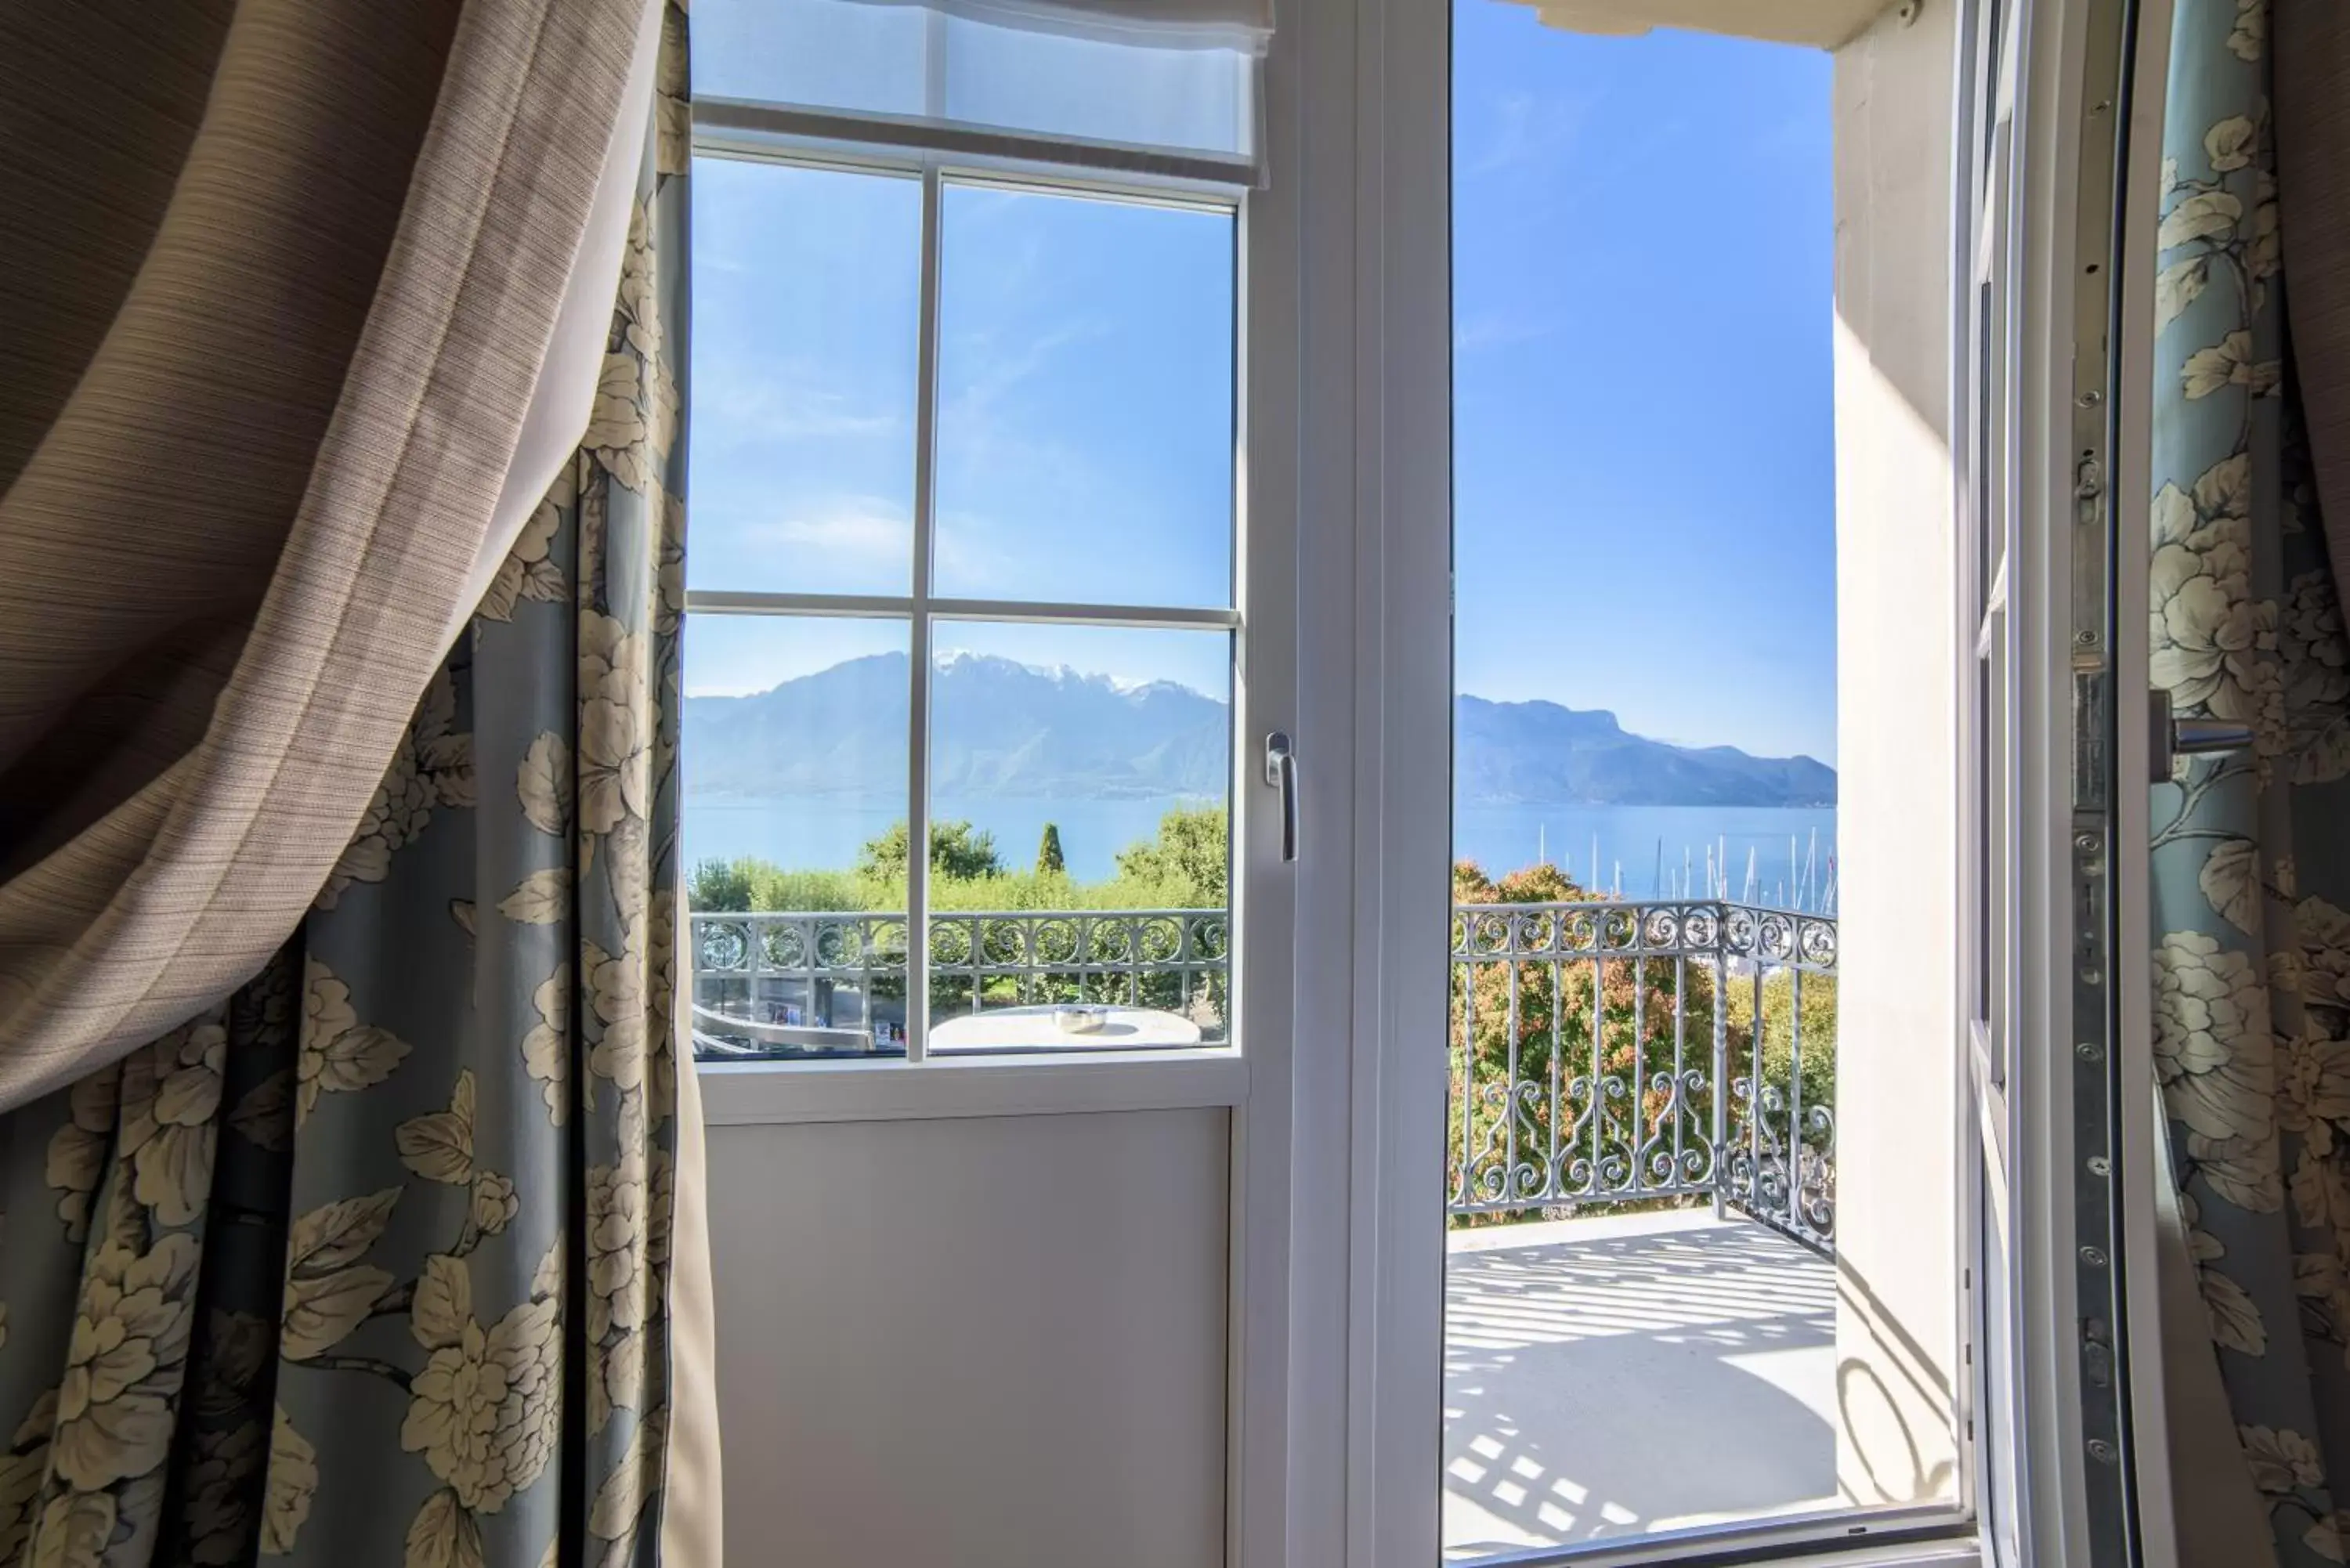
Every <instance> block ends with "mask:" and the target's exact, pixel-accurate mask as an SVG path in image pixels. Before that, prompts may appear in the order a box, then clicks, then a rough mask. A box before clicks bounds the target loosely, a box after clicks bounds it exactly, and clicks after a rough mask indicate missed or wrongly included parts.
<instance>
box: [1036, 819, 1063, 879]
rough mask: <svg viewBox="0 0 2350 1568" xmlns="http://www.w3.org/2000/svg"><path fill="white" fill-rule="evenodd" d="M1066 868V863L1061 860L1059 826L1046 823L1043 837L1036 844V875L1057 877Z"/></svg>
mask: <svg viewBox="0 0 2350 1568" xmlns="http://www.w3.org/2000/svg"><path fill="white" fill-rule="evenodd" d="M1068 868H1069V867H1068V864H1067V862H1066V861H1064V860H1063V859H1062V858H1061V829H1060V826H1059V825H1058V824H1055V823H1050V822H1048V823H1046V824H1045V836H1044V837H1043V838H1042V839H1040V840H1038V841H1037V844H1036V875H1037V876H1039V877H1058V876H1060V875H1061V874H1062V873H1064V872H1066V870H1068Z"/></svg>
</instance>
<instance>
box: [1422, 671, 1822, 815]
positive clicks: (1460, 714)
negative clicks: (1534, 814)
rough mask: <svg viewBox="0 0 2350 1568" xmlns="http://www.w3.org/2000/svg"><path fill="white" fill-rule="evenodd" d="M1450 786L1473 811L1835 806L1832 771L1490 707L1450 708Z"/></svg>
mask: <svg viewBox="0 0 2350 1568" xmlns="http://www.w3.org/2000/svg"><path fill="white" fill-rule="evenodd" d="M1452 747H1453V753H1452V754H1453V788H1454V791H1455V792H1456V794H1458V796H1459V798H1460V799H1461V801H1462V802H1464V803H1466V804H1471V805H1515V804H1518V803H1521V802H1523V803H1527V804H1538V805H1835V797H1836V776H1835V769H1834V768H1831V767H1829V766H1827V765H1826V764H1825V763H1817V762H1814V761H1813V760H1812V759H1811V758H1809V757H1754V756H1749V755H1747V753H1744V752H1742V751H1740V750H1739V749H1738V748H1737V747H1735V746H1675V745H1670V744H1668V743H1667V742H1663V741H1651V740H1649V739H1648V738H1647V737H1645V736H1642V735H1635V734H1632V733H1630V732H1627V731H1626V730H1625V729H1624V728H1623V726H1622V725H1620V724H1618V723H1617V722H1616V715H1615V714H1613V713H1610V712H1607V711H1606V710H1604V709H1588V710H1582V709H1575V708H1562V707H1560V706H1559V705H1558V704H1557V703H1555V702H1489V701H1486V700H1485V699H1484V698H1482V697H1469V696H1462V697H1460V698H1457V699H1455V700H1454V702H1453V710H1452Z"/></svg>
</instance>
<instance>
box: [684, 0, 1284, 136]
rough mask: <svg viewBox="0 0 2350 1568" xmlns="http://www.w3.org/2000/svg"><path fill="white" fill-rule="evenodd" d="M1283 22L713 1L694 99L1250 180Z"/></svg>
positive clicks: (1209, 14)
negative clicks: (1160, 157) (1013, 137)
mask: <svg viewBox="0 0 2350 1568" xmlns="http://www.w3.org/2000/svg"><path fill="white" fill-rule="evenodd" d="M1272 29H1273V13H1272V5H1271V0H700V3H699V4H697V5H696V6H695V7H694V36H695V46H696V47H695V50H694V84H693V85H694V96H695V98H696V99H697V100H698V101H699V102H700V103H702V104H703V105H706V106H713V107H714V106H716V105H718V104H722V103H727V102H734V103H744V104H761V105H768V106H773V107H775V108H783V109H805V110H812V111H816V112H818V113H821V114H824V115H827V116H840V115H847V116H852V117H861V118H869V119H876V120H885V121H888V122H889V125H890V127H891V130H892V132H893V134H892V135H891V136H890V137H889V140H892V141H897V142H902V141H903V140H906V138H905V135H904V134H903V133H904V130H905V128H906V127H907V126H908V125H909V124H911V125H913V126H915V127H920V126H922V125H932V126H937V127H940V128H941V129H952V130H956V131H958V132H969V131H972V130H978V131H1005V132H1013V133H1016V134H1018V135H1021V136H1024V137H1045V138H1052V139H1057V140H1067V141H1070V142H1076V143H1087V142H1090V143H1106V144H1112V145H1115V146H1118V147H1121V148H1128V149H1134V150H1138V151H1144V152H1149V153H1160V154H1168V155H1173V156H1176V157H1180V158H1188V159H1192V160H1197V159H1200V158H1202V157H1204V158H1207V159H1210V160H1215V161H1221V162H1223V163H1225V164H1228V165H1229V166H1231V167H1232V170H1233V171H1234V177H1235V178H1236V179H1238V180H1243V181H1246V180H1249V179H1253V178H1254V177H1255V176H1256V175H1257V174H1258V173H1259V172H1261V171H1259V169H1258V158H1259V156H1260V151H1261V145H1260V144H1261V140H1262V137H1261V134H1260V131H1259V121H1260V119H1261V111H1260V103H1259V97H1258V95H1259V90H1260V83H1259V76H1260V71H1261V67H1262V64H1263V55H1264V51H1265V47H1266V45H1267V42H1268V41H1269V39H1270V37H1271V36H1272ZM965 140H967V138H966V139H965ZM1076 161H1083V160H1082V159H1078V160H1076Z"/></svg>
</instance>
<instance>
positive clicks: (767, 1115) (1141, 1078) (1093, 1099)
mask: <svg viewBox="0 0 2350 1568" xmlns="http://www.w3.org/2000/svg"><path fill="white" fill-rule="evenodd" d="M697 1071H698V1072H699V1073H700V1074H701V1078H702V1114H703V1116H704V1119H705V1120H707V1121H708V1122H709V1124H710V1125H711V1126H712V1127H764V1126H782V1125H787V1124H791V1123H797V1122H872V1121H913V1120H920V1119H923V1118H926V1117H938V1116H1052V1115H1056V1114H1068V1113H1077V1112H1086V1111H1165V1110H1189V1109H1194V1108H1198V1107H1201V1106H1237V1105H1239V1104H1241V1103H1242V1101H1243V1100H1244V1099H1245V1098H1246V1097H1247V1095H1248V1081H1249V1064H1248V1060H1247V1058H1245V1057H1244V1056H1243V1055H1242V1054H1240V1053H1239V1052H1238V1051H1235V1050H1232V1049H1229V1048H1225V1047H1217V1048H1214V1049H1208V1050H1196V1051H1136V1052H1118V1053H1107V1052H1105V1053H1102V1054H1088V1055H1086V1056H1082V1057H1068V1056H995V1057H971V1058H962V1057H948V1058H933V1059H932V1060H931V1061H928V1062H924V1063H922V1064H920V1065H910V1064H907V1063H904V1062H792V1063H781V1062H703V1063H700V1064H697Z"/></svg>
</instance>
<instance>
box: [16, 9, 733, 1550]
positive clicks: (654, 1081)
mask: <svg viewBox="0 0 2350 1568" xmlns="http://www.w3.org/2000/svg"><path fill="white" fill-rule="evenodd" d="M685 43H686V26H685V10H684V7H683V5H681V4H680V3H678V0H668V5H667V10H666V14H665V16H664V29H663V37H662V57H661V66H660V77H659V84H658V92H657V96H656V107H655V121H656V125H655V130H656V132H657V134H655V135H653V136H650V137H648V138H647V148H646V152H645V158H644V163H643V167H642V171H641V173H640V175H639V185H638V193H637V200H636V203H635V208H634V211H633V213H632V215H631V221H630V225H629V244H628V250H627V254H626V257H625V260H624V262H623V271H622V275H621V280H620V287H619V301H618V304H617V306H616V308H615V311H614V315H613V320H612V328H611V336H610V338H609V341H608V353H607V355H606V357H605V360H604V368H603V374H602V379H601V385H600V389H599V395H598V400H597V404H596V410H595V414H594V419H593V422H592V424H591V425H590V427H589V429H588V431H587V435H586V438H585V440H584V442H583V444H582V446H581V449H580V451H579V452H578V454H577V457H576V459H575V460H574V462H573V464H572V466H571V468H570V470H569V471H568V472H566V473H565V474H564V475H563V476H562V477H561V479H560V480H559V481H558V482H557V483H556V486H555V488H554V490H553V491H552V493H549V494H548V496H547V497H546V501H545V502H544V503H543V504H541V505H540V507H539V508H538V510H537V513H536V515H535V516H534V517H533V518H532V519H531V522H530V524H529V525H528V527H527V528H526V529H525V533H524V535H523V536H522V538H521V541H520V543H519V544H518V545H516V546H515V551H514V554H513V556H512V557H511V558H510V559H509V560H508V561H506V563H505V564H504V568H503V569H502V570H501V571H500V572H499V574H498V576H497V578H496V580H495V582H494V585H493V587H492V588H491V590H490V592H489V595H488V597H486V598H485V599H484V601H483V603H482V605H481V607H480V609H479V611H478V612H477V614H476V615H475V616H474V618H473V622H472V624H471V626H470V628H469V629H468V630H467V631H466V632H465V633H464V634H463V636H462V637H461V638H460V639H459V642H458V645H457V647H456V649H455V650H454V651H453V652H452V654H451V655H450V657H449V659H448V661H447V663H446V665H445V666H444V667H443V668H442V670H441V671H440V673H439V675H438V676H437V678H436V679H435V680H434V681H433V682H432V687H431V689H430V691H428V692H427V693H426V695H425V698H424V700H423V701H422V703H421V705H420V706H419V708H418V709H417V711H416V715H415V718H414V721H413V722H412V724H411V728H410V731H409V734H408V736H407V739H406V742H405V743H404V744H403V745H402V746H401V747H400V752H399V754H398V756H397V758H396V760H395V762H394V763H393V765H392V767H391V769H390V773H389V774H388V775H387V776H386V777H385V779H384V781H383V784H382V786H381V787H380V789H379V790H378V792H377V794H376V796H375V799H374V801H373V803H372V805H370V806H369V810H368V814H367V817H366V820H365V821H364V823H363V824H362V825H361V827H360V830H359V834H358V836H356V837H355V838H354V839H353V841H352V843H351V845H350V847H349V849H348V851H347V852H346V853H345V854H344V856H343V857H342V859H341V861H340V863H339V864H338V866H337V867H336V868H335V871H334V875H333V877H332V878H331V880H330V881H329V882H328V885H327V887H326V888H324V889H323V890H322V891H321V892H320V893H319V895H318V898H317V903H316V905H315V907H314V909H313V910H312V912H311V914H310V916H309V918H308V919H307V921H306V922H305V924H304V926H303V929H301V930H300V931H299V932H298V933H297V934H296V936H295V938H294V939H293V940H292V941H290V942H289V943H288V944H287V946H286V949H285V950H283V951H282V952H281V953H280V954H279V955H278V957H277V958H276V960H275V961H273V962H272V963H271V964H270V965H269V967H268V968H267V969H266V970H265V971H264V972H263V973H262V974H261V975H260V976H258V977H257V978H256V979H255V980H254V981H252V982H251V983H250V984H248V985H246V986H245V987H244V989H243V990H241V991H240V992H237V993H236V994H235V995H234V997H233V998H232V999H231V1000H230V1001H229V1002H227V1003H226V1004H224V1006H222V1007H219V1008H217V1009H214V1010H213V1011H212V1012H209V1013H207V1014H205V1015H203V1016H202V1017H199V1018H197V1019H196V1020H194V1021H193V1022H192V1023H188V1024H186V1025H184V1026H183V1027H182V1028H180V1029H177V1030H174V1031H173V1032H172V1033H171V1034H169V1035H167V1036H165V1037H164V1038H163V1039H161V1040H159V1041H157V1042H155V1043H154V1044H151V1045H150V1046H148V1047H146V1048H145V1049H143V1050H141V1051H140V1052H138V1053H136V1054H133V1055H132V1056H130V1058H129V1059H128V1060H126V1061H124V1062H122V1063H121V1064H119V1065H117V1066H114V1067H111V1068H109V1069H108V1070H106V1071H104V1072H102V1073H99V1074H97V1075H93V1076H91V1077H89V1078H87V1079H85V1080H83V1081H82V1082H80V1083H78V1084H76V1085H73V1086H72V1087H71V1088H70V1089H69V1090H68V1091H66V1092H63V1093H59V1094H56V1095H53V1096H49V1097H48V1098H47V1099H44V1100H40V1101H36V1102H35V1103H33V1104H31V1105H29V1106H25V1107H23V1108H22V1109H20V1110H18V1111H16V1112H15V1113H13V1114H11V1115H9V1116H6V1117H5V1118H0V1563H10V1564H14V1563H27V1564H29V1563H38V1564H40V1565H41V1568H99V1565H104V1568H146V1565H149V1564H167V1563H169V1564H182V1563H192V1564H231V1563H252V1562H255V1560H256V1558H257V1557H258V1556H270V1557H286V1558H290V1559H293V1560H295V1561H296V1562H307V1563H330V1564H334V1565H335V1568H369V1565H372V1564H404V1565H405V1568H474V1565H482V1564H497V1565H512V1568H535V1565H539V1564H545V1565H547V1568H552V1565H554V1564H556V1563H564V1564H574V1563H585V1564H590V1565H601V1564H612V1565H618V1564H620V1563H652V1562H657V1561H658V1560H659V1557H660V1551H659V1542H660V1496H661V1489H662V1480H663V1474H664V1462H665V1459H666V1455H667V1447H668V1446H667V1438H668V1429H669V1421H670V1414H671V1398H670V1395H671V1387H670V1354H669V1350H670V1344H669V1323H670V1313H669V1301H668V1297H667V1292H666V1286H667V1282H668V1275H669V1255H670V1229H671V1209H672V1203H673V1199H674V1191H675V1179H676V1172H675V1168H674V1162H675V1155H676V1147H677V1144H676V1131H675V1129H676V1126H677V1123H676V1119H675V1113H676V1110H677V1106H678V1080H677V1064H676V1061H675V1058H674V1054H673V1052H672V1044H671V1017H670V998H671V981H672V978H673V956H674V950H675V939H676V922H675V908H676V902H675V875H674V872H675V859H676V847H677V845H676V838H677V824H678V807H677V777H676V754H677V715H678V699H677V691H678V686H677V680H678V624H679V612H680V610H681V607H682V592H683V580H684V578H683V547H684V502H683V493H682V477H683V469H684V462H683V452H682V448H681V443H679V442H678V441H677V440H676V439H675V437H676V432H677V431H678V428H679V419H680V413H681V406H682V401H683V399H682V385H681V369H682V366H683V363H684V357H683V353H682V348H683V345H682V342H681V337H680V333H681V327H682V322H683V311H682V293H681V291H682V288H683V286H684V281H685V277H686V270H687V269H686V265H685V243H686V194H687V191H686V180H685V175H686V171H687V161H686V160H687V130H686V127H687V117H686V111H685Z"/></svg>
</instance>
